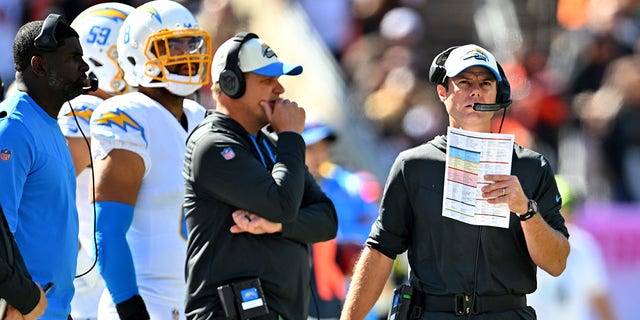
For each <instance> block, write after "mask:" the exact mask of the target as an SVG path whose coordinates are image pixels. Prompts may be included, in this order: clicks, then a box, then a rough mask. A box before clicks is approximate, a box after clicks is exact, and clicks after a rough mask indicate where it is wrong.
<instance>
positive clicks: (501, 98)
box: [429, 46, 511, 109]
mask: <svg viewBox="0 0 640 320" xmlns="http://www.w3.org/2000/svg"><path fill="white" fill-rule="evenodd" d="M456 48H458V46H455V47H451V48H449V49H447V50H445V51H443V52H442V53H440V54H438V55H437V56H436V57H435V59H433V62H432V63H431V67H429V81H431V83H433V84H435V85H438V84H441V85H445V82H446V80H447V69H445V67H444V63H445V62H446V61H447V58H449V54H451V51H453V50H454V49H456ZM496 65H497V66H498V73H499V74H500V78H502V79H501V80H499V81H498V84H497V87H498V88H497V91H498V93H497V95H496V103H495V105H499V106H500V109H501V108H506V107H507V106H509V105H510V104H511V85H510V84H509V80H507V76H506V75H505V73H504V70H503V69H502V66H501V65H500V64H499V63H498V62H497V61H496Z"/></svg>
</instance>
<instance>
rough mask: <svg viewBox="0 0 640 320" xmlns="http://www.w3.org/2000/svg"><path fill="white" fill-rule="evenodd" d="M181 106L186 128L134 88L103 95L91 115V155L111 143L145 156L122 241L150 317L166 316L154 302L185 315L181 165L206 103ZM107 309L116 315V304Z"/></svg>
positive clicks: (104, 153) (96, 156) (111, 146)
mask: <svg viewBox="0 0 640 320" xmlns="http://www.w3.org/2000/svg"><path fill="white" fill-rule="evenodd" d="M183 112H184V115H185V116H186V118H187V121H188V129H187V130H185V129H184V128H183V127H182V125H181V124H180V122H179V121H177V119H176V118H175V117H174V115H173V114H171V113H170V112H169V111H168V110H167V109H166V108H164V107H163V106H162V105H160V104H159V103H158V102H156V101H155V100H153V99H151V98H149V97H147V96H146V95H144V94H142V93H139V92H133V93H128V94H124V95H120V96H115V97H112V98H109V99H107V100H105V101H104V102H103V103H102V104H101V105H100V106H99V107H98V108H97V109H96V110H95V111H94V113H93V116H92V117H91V149H92V153H93V157H94V159H102V158H104V157H105V156H107V155H108V154H109V152H110V151H111V150H113V149H124V150H128V151H131V152H135V153H136V154H138V155H139V156H140V157H141V158H142V159H143V161H144V166H145V173H144V177H143V181H142V185H141V186H140V191H139V194H138V199H137V202H136V205H135V211H134V215H133V222H132V224H131V227H130V228H129V231H128V232H127V241H128V243H129V247H130V248H131V254H132V256H133V262H134V266H135V270H136V278H137V282H138V287H139V289H140V295H141V296H142V298H143V300H144V301H145V304H146V305H147V308H148V309H149V310H148V311H149V313H150V315H151V318H152V319H154V318H155V319H167V318H169V317H170V316H171V315H168V314H167V313H166V312H164V311H162V312H163V314H161V315H160V314H156V315H154V312H155V311H154V310H153V309H154V307H153V306H154V305H159V306H164V307H165V308H169V311H168V312H172V311H174V310H173V309H174V308H176V309H177V310H175V312H179V314H180V318H184V298H185V295H186V286H185V278H184V264H185V260H186V252H187V242H186V239H185V238H184V236H183V235H182V221H181V208H182V202H183V198H184V192H185V186H184V180H183V178H182V166H183V161H184V154H185V145H186V140H187V137H188V134H189V133H190V132H191V131H192V130H193V129H194V128H195V127H196V126H197V125H198V124H199V123H200V122H201V121H202V120H203V119H204V114H205V109H204V108H203V107H202V106H201V105H200V104H198V103H197V102H195V101H193V100H188V99H185V100H184V104H183ZM102 299H103V300H105V296H104V295H103V298H102ZM109 300H110V299H109ZM110 305H112V303H110ZM101 310H102V302H101ZM111 311H112V312H114V315H115V310H114V309H111ZM174 315H175V314H174ZM100 316H101V317H102V311H101V313H100ZM116 317H117V316H116Z"/></svg>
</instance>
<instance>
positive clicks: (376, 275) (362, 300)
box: [340, 246, 393, 320]
mask: <svg viewBox="0 0 640 320" xmlns="http://www.w3.org/2000/svg"><path fill="white" fill-rule="evenodd" d="M392 267H393V259H391V258H389V257H387V256H385V255H384V254H382V253H380V252H379V251H377V250H375V249H372V248H370V247H368V246H365V248H364V250H363V251H362V255H361V256H360V259H358V263H357V264H356V269H355V272H354V274H353V280H352V281H351V285H350V286H349V291H348V293H347V299H346V300H345V302H344V307H343V308H342V314H341V316H340V319H343V320H351V319H364V317H365V316H366V315H367V314H368V313H369V311H370V310H371V308H373V306H374V304H375V303H376V301H378V298H379V297H380V293H382V289H383V288H384V285H385V283H386V282H387V279H388V278H389V274H391V268H392Z"/></svg>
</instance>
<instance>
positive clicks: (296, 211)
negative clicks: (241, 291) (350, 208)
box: [183, 34, 337, 320]
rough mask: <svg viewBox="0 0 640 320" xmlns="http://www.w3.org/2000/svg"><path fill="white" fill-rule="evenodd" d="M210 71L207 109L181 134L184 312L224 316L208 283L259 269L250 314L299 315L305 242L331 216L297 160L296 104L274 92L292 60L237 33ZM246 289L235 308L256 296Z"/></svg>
mask: <svg viewBox="0 0 640 320" xmlns="http://www.w3.org/2000/svg"><path fill="white" fill-rule="evenodd" d="M212 70H213V71H212V73H213V79H214V81H216V83H215V84H214V86H213V91H214V95H215V97H216V101H217V106H216V111H215V112H213V113H212V114H210V115H208V116H207V118H205V120H204V122H203V123H202V124H201V125H200V127H199V128H197V129H196V130H195V131H194V132H193V133H192V134H191V136H190V137H189V139H188V141H187V152H186V158H185V166H184V171H183V175H184V177H185V179H186V194H185V203H184V208H185V217H186V223H187V229H188V237H189V244H188V249H187V250H188V251H187V270H186V273H187V290H188V293H187V300H186V315H187V318H188V319H190V320H194V319H227V318H226V317H225V311H224V310H223V307H222V305H221V300H220V298H219V296H218V291H217V288H218V287H219V286H222V285H226V284H230V283H234V282H238V281H240V280H243V279H252V278H254V279H255V278H259V279H260V282H261V284H262V288H263V290H264V300H266V304H267V306H268V309H269V314H267V315H263V316H260V317H258V318H254V317H251V319H288V320H289V319H291V320H299V319H306V318H307V308H308V307H307V305H308V302H309V277H310V271H309V264H310V261H309V253H308V244H310V243H314V242H319V241H325V240H329V239H331V238H333V237H335V235H336V232H337V217H336V212H335V208H334V206H333V203H332V202H331V200H329V198H327V196H326V195H325V194H324V193H323V192H322V191H321V190H320V187H319V186H318V185H317V184H316V182H315V181H314V179H313V177H312V176H311V174H310V173H309V172H308V170H307V169H306V166H305V162H304V157H305V143H304V140H303V139H302V136H301V135H300V133H301V132H302V130H303V129H304V123H305V111H304V109H302V108H299V107H298V105H297V104H296V103H295V102H293V101H289V100H286V99H282V98H281V97H280V94H282V93H283V92H284V88H283V86H282V85H281V84H280V82H279V80H278V78H279V76H281V75H297V74H300V73H301V72H302V67H301V66H295V65H289V64H284V63H282V62H280V61H279V60H278V58H277V56H276V55H275V53H273V51H272V50H271V48H270V47H269V46H268V45H267V44H266V43H265V42H264V41H263V40H261V39H258V38H257V36H255V35H253V34H248V35H244V34H241V35H238V36H236V37H234V38H232V39H230V40H228V41H227V42H225V43H224V44H223V45H222V46H221V47H220V48H219V49H218V51H217V52H216V54H215V57H214V65H213V66H212ZM245 88H246V90H244V89H245ZM267 125H269V126H270V128H271V129H272V130H273V133H269V132H267V131H266V129H264V127H265V126H267ZM275 135H277V138H276V137H274V136H275ZM276 139H277V141H276ZM247 292H248V293H249V296H247V297H245V296H244V295H243V301H244V302H245V303H243V307H247V308H249V309H253V308H252V307H253V306H255V305H256V304H258V305H259V304H261V301H258V300H257V299H255V293H254V292H252V291H247ZM244 298H246V300H244ZM231 319H233V318H231Z"/></svg>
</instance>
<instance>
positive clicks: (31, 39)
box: [13, 20, 79, 72]
mask: <svg viewBox="0 0 640 320" xmlns="http://www.w3.org/2000/svg"><path fill="white" fill-rule="evenodd" d="M43 24H44V20H37V21H31V22H27V23H26V24H24V25H23V26H22V27H20V29H19V30H18V33H17V34H16V37H15V39H14V40H13V67H14V68H15V69H16V71H19V72H22V71H24V70H25V69H26V68H27V67H28V66H29V64H31V57H33V56H34V55H36V53H38V52H41V51H42V50H39V49H38V48H36V46H35V39H36V38H37V37H38V35H39V34H40V31H41V30H42V25H43ZM69 37H76V38H78V37H79V36H78V33H77V32H76V31H75V30H73V28H71V27H70V26H69V25H68V24H67V23H66V22H65V21H64V20H61V21H60V23H58V24H57V25H56V29H55V30H54V38H55V40H56V41H57V44H58V47H60V46H62V45H64V39H66V38H69Z"/></svg>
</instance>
